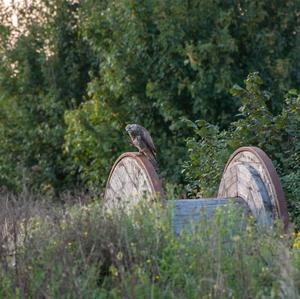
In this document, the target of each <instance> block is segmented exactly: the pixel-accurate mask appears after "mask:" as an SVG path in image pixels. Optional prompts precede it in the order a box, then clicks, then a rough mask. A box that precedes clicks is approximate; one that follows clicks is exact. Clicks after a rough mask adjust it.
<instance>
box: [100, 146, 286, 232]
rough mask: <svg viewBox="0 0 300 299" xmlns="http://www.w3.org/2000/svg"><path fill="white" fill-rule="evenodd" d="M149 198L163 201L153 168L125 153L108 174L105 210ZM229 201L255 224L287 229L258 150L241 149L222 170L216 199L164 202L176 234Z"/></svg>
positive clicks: (280, 199)
mask: <svg viewBox="0 0 300 299" xmlns="http://www.w3.org/2000/svg"><path fill="white" fill-rule="evenodd" d="M149 197H150V198H153V197H163V189H162V186H161V183H160V181H159V177H158V175H157V173H156V172H155V170H154V167H153V166H152V164H151V163H150V161H149V160H148V159H147V158H146V157H145V156H143V155H141V154H139V153H124V154H123V155H121V156H120V157H119V158H118V159H117V161H116V162H115V164H114V165H113V167H112V170H111V172H110V175H109V178H108V181H107V185H106V190H105V202H106V206H109V207H113V206H117V207H125V208H130V207H131V206H133V205H135V204H136V203H137V202H138V201H139V200H140V199H142V198H149ZM232 199H233V200H235V201H236V202H237V203H241V202H242V203H244V204H246V206H247V207H248V208H249V210H250V211H251V213H252V214H253V215H254V216H255V218H256V220H257V222H258V223H260V224H263V225H269V224H272V223H273V221H274V219H281V220H282V222H283V224H284V227H285V229H287V228H288V223H289V222H288V213H287V207H286V201H285V198H284V193H283V191H282V187H281V184H280V181H279V177H278V175H277V173H276V170H275V168H274V166H273V164H272V162H271V160H270V159H269V158H268V156H267V155H266V154H265V153H264V152H263V151H262V150H261V149H259V148H257V147H241V148H239V149H238V150H236V151H235V152H234V153H233V154H232V156H231V157H230V158H229V160H228V162H227V164H226V166H225V169H224V172H223V176H222V179H221V183H220V186H219V191H218V196H217V197H216V198H205V199H204V198H200V199H193V200H187V199H177V200H174V201H168V202H167V203H168V204H170V205H172V206H173V208H174V213H173V215H174V217H173V219H174V227H175V232H179V230H180V229H181V228H182V227H183V225H184V224H185V223H186V222H189V221H191V220H193V221H194V220H196V219H199V217H200V211H201V210H203V209H204V210H207V214H209V215H210V214H212V212H213V210H214V209H215V208H217V207H222V206H223V205H226V204H227V203H228V202H229V201H230V200H232Z"/></svg>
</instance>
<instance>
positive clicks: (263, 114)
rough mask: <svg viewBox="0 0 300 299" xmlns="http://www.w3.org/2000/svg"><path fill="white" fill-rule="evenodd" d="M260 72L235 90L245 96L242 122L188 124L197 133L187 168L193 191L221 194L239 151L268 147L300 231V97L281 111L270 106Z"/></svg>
mask: <svg viewBox="0 0 300 299" xmlns="http://www.w3.org/2000/svg"><path fill="white" fill-rule="evenodd" d="M262 84H263V82H262V79H261V78H260V77H259V76H258V74H256V73H254V74H251V75H249V76H248V78H247V80H245V85H246V86H245V88H242V87H240V86H238V85H236V86H234V87H233V88H232V90H231V92H232V94H233V95H234V96H238V97H240V98H241V102H242V106H241V107H240V109H239V111H240V114H239V120H237V121H235V122H233V123H231V125H230V126H229V128H228V129H226V130H220V129H219V128H218V127H217V126H215V125H212V124H209V123H207V122H205V121H204V120H201V121H197V122H196V123H194V122H191V121H188V122H187V124H188V125H189V126H190V127H192V128H193V129H194V137H191V138H189V139H188V142H187V145H188V150H189V160H188V161H187V162H186V164H185V166H184V172H185V174H186V179H187V181H188V182H189V183H188V190H189V192H191V193H192V194H195V193H196V194H197V195H198V196H203V197H205V196H212V195H213V194H215V192H216V189H217V187H218V184H219V182H220V180H221V176H222V171H223V168H224V165H225V164H226V161H227V160H228V158H229V156H230V155H231V154H232V153H233V151H234V150H236V149H237V148H239V147H241V146H245V145H255V146H258V147H260V148H262V149H264V150H265V151H266V152H267V153H268V155H269V156H270V157H271V159H272V160H273V163H274V165H275V166H276V169H277V172H278V173H279V175H280V177H281V182H282V184H283V188H284V191H285V195H286V197H287V199H288V210H289V214H290V218H291V219H292V220H293V221H294V223H295V224H296V225H297V228H300V218H299V216H300V205H299V203H300V202H299V198H300V197H299V194H300V163H299V161H300V139H299V137H300V94H298V93H297V91H296V90H291V91H290V92H289V93H288V94H287V95H286V97H285V99H284V101H283V103H284V104H283V108H282V111H281V112H280V113H272V111H271V109H270V108H268V104H269V103H270V93H269V92H268V91H265V90H263V89H262Z"/></svg>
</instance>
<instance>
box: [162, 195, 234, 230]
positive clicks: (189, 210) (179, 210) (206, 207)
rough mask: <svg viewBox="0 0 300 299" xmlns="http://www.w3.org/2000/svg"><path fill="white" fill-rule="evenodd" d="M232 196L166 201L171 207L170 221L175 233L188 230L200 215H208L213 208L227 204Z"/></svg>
mask: <svg viewBox="0 0 300 299" xmlns="http://www.w3.org/2000/svg"><path fill="white" fill-rule="evenodd" d="M231 199H232V198H210V199H209V198H201V199H178V200H172V201H167V205H168V206H171V209H173V214H172V221H173V226H174V232H175V234H179V232H180V231H181V230H184V231H188V230H189V229H190V228H191V226H192V225H193V224H196V223H197V222H199V221H200V220H201V217H210V216H211V215H212V214H213V212H214V210H215V209H216V208H219V207H223V206H224V205H226V204H228V203H229V201H230V200H231Z"/></svg>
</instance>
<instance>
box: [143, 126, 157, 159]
mask: <svg viewBox="0 0 300 299" xmlns="http://www.w3.org/2000/svg"><path fill="white" fill-rule="evenodd" d="M143 139H144V142H145V143H146V145H147V147H148V148H149V149H150V151H151V152H152V154H153V156H156V149H155V146H154V143H153V140H152V138H151V135H150V133H149V132H148V131H147V130H146V129H145V128H143Z"/></svg>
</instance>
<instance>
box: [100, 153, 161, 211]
mask: <svg viewBox="0 0 300 299" xmlns="http://www.w3.org/2000/svg"><path fill="white" fill-rule="evenodd" d="M162 195H163V190H162V187H161V184H160V181H159V178H158V175H157V173H156V172H155V170H154V167H153V165H152V164H151V163H150V161H149V160H148V159H147V158H146V157H145V156H143V155H140V154H139V153H124V154H123V155H121V156H120V157H119V158H118V159H117V161H116V162H115V164H114V166H113V167H112V170H111V172H110V175H109V178H108V181H107V184H106V189H105V195H104V199H105V202H106V203H107V206H109V207H113V206H119V207H120V206H123V207H128V208H130V207H131V206H133V205H135V204H136V203H138V201H139V200H141V199H143V198H149V197H153V196H162Z"/></svg>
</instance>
